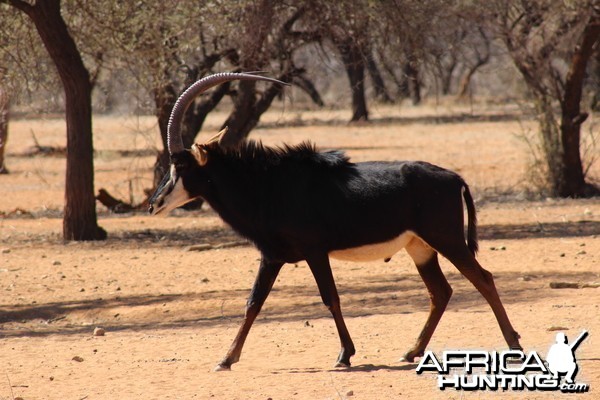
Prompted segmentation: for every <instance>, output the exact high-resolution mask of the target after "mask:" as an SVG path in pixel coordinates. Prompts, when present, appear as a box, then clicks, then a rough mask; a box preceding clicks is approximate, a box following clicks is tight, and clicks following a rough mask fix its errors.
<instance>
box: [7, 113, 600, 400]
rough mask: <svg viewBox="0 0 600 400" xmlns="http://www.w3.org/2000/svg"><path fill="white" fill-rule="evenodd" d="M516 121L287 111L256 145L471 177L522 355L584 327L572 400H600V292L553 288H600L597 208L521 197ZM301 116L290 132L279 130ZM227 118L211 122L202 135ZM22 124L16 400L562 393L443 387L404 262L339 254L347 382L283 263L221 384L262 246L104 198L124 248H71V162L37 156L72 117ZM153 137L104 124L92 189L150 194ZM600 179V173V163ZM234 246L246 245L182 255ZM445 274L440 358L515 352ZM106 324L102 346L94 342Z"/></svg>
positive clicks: (317, 316) (292, 269)
mask: <svg viewBox="0 0 600 400" xmlns="http://www.w3.org/2000/svg"><path fill="white" fill-rule="evenodd" d="M513 112H514V110H510V109H493V108H485V109H483V108H482V109H479V110H475V112H474V114H472V113H471V111H470V110H466V111H465V110H461V109H448V108H442V107H438V108H433V107H430V108H406V109H402V110H401V112H399V111H394V110H392V109H388V108H379V109H375V110H373V117H374V120H375V121H374V122H373V123H370V124H365V125H357V126H347V125H345V124H342V123H340V122H339V121H341V120H343V118H345V114H344V113H343V112H341V111H340V112H332V111H322V112H304V113H303V112H300V111H298V112H295V111H290V110H287V111H274V112H272V113H271V114H269V115H268V116H267V117H266V118H264V120H263V121H264V125H263V127H262V128H261V129H258V130H256V131H255V132H254V133H253V134H252V136H253V137H254V138H257V139H262V140H263V141H264V142H266V143H268V144H281V143H283V142H287V143H298V142H300V141H302V140H305V139H310V140H312V141H314V142H316V143H317V144H318V145H319V146H320V147H321V148H343V149H346V151H347V152H348V154H349V155H350V156H351V157H352V159H353V160H355V161H361V160H375V159H380V160H392V159H423V160H427V161H431V162H434V163H436V164H439V165H442V166H445V167H447V168H450V169H454V170H456V171H458V172H460V173H461V174H462V175H463V176H464V177H465V178H466V180H467V181H468V182H469V183H470V185H471V188H472V190H473V192H474V194H475V197H476V200H477V203H478V212H479V233H480V238H481V241H480V248H481V250H480V253H479V256H478V258H479V260H480V262H481V264H482V265H484V266H485V267H486V268H487V269H489V270H490V271H492V272H493V273H494V276H495V279H496V285H497V287H498V289H499V292H500V295H501V298H502V300H503V302H504V304H505V307H506V309H507V312H508V314H509V316H510V318H511V321H512V323H513V325H514V326H515V328H516V329H517V331H518V332H519V333H520V334H521V336H522V339H521V343H522V345H523V346H524V348H525V350H526V351H532V350H535V351H538V352H539V353H540V355H541V356H545V355H546V352H547V350H548V348H549V347H550V345H551V344H552V343H553V342H554V336H555V334H556V332H555V330H556V329H558V330H559V331H562V332H565V333H566V334H567V336H568V337H569V338H570V339H572V338H575V336H577V335H578V334H579V333H580V332H581V331H582V330H583V329H587V330H588V331H589V332H590V335H589V337H588V338H587V339H586V340H585V341H584V342H583V343H582V345H581V346H580V347H579V349H578V350H577V360H578V361H579V366H580V372H579V374H578V376H577V381H579V382H584V383H587V384H589V385H590V391H589V392H588V393H587V394H585V395H570V396H572V398H579V397H582V398H589V399H592V398H598V397H599V393H600V339H598V338H600V317H599V316H600V310H599V304H600V288H597V287H583V288H577V289H552V288H551V287H550V283H551V282H574V283H585V284H593V283H598V282H600V276H599V273H600V271H599V269H598V267H599V265H600V240H599V239H598V234H600V200H599V199H597V198H596V199H591V200H537V201H531V200H529V201H528V200H524V197H525V195H524V193H526V192H527V189H528V187H527V183H526V180H525V177H526V176H527V168H526V166H527V157H528V150H527V147H526V146H525V145H524V144H523V143H522V142H521V141H520V140H519V139H518V137H517V136H519V135H520V134H522V132H524V131H526V130H527V129H534V128H535V125H534V123H533V122H531V121H524V122H518V121H516V120H514V119H513V118H511V117H510V115H509V114H512V113H513ZM390 115H391V117H390ZM384 116H385V118H384ZM290 120H291V121H292V122H293V123H294V124H293V125H294V126H291V127H281V126H280V124H282V123H285V122H289V121H290ZM218 121H219V116H218V115H217V116H215V117H214V120H211V121H209V123H208V125H207V128H206V130H207V132H209V133H207V134H204V135H206V136H208V135H210V134H211V133H212V132H213V131H214V130H216V128H217V126H218ZM332 121H333V122H332ZM11 128H12V131H11V138H10V140H11V141H10V143H9V144H10V146H11V147H10V149H9V153H8V160H7V164H8V167H9V169H10V170H11V174H10V175H4V176H0V193H2V201H1V202H0V360H1V361H2V362H1V365H2V367H3V368H2V370H1V372H2V373H1V374H0V399H13V398H14V399H16V398H19V397H20V398H22V399H26V400H29V399H77V400H79V399H206V398H216V399H264V400H266V399H268V398H271V399H396V398H404V399H421V398H432V399H438V398H439V399H445V398H453V399H487V398H493V399H499V398H502V399H504V398H515V399H516V398H518V399H524V398H527V399H531V398H533V399H548V398H556V397H561V398H562V397H563V396H566V395H561V394H560V393H553V392H540V391H534V392H527V391H526V392H512V391H507V392H502V391H500V392H481V391H479V392H478V391H476V392H465V391H454V390H446V391H440V390H439V389H438V388H437V386H436V375H434V374H432V373H425V374H423V375H417V374H416V373H415V367H416V364H408V363H402V362H399V361H398V359H399V358H400V356H401V355H402V354H403V353H404V352H405V351H406V350H407V349H408V348H410V346H411V345H412V344H413V343H414V341H415V339H416V337H417V335H418V333H419V331H420V329H421V327H422V325H423V323H424V321H425V319H426V316H427V312H428V309H429V301H428V296H427V292H426V290H425V287H424V285H423V283H422V282H421V280H420V278H419V276H418V274H417V271H416V269H415V267H414V266H413V264H412V262H411V260H410V258H409V257H408V256H407V255H406V254H405V253H404V252H402V253H399V254H398V255H396V256H395V257H394V258H393V259H392V260H391V262H389V263H384V262H383V261H377V262H371V263H347V262H340V261H333V262H332V265H333V269H334V274H335V278H336V280H337V284H338V289H339V292H340V296H341V301H342V308H343V311H344V314H345V316H346V322H347V325H348V328H349V330H350V333H351V334H352V337H353V339H354V342H355V345H356V348H357V354H356V356H354V357H353V359H352V361H353V366H352V368H350V369H349V370H340V369H335V368H333V364H334V361H335V359H336V357H337V353H338V351H339V340H338V337H337V333H336V331H335V326H334V323H333V320H332V318H331V317H330V316H329V313H328V311H327V310H326V309H325V307H323V306H322V304H321V301H320V297H319V295H318V291H317V288H316V285H315V283H314V281H313V278H312V276H311V274H310V271H309V270H308V268H307V266H306V264H305V263H303V262H302V263H298V264H297V265H287V266H286V267H284V269H283V271H282V273H281V274H280V276H279V278H278V280H277V282H276V284H275V288H274V290H273V292H272V294H271V296H270V297H269V298H268V300H267V302H266V305H265V307H264V309H263V311H262V313H261V315H260V316H259V318H258V320H257V321H256V323H255V324H254V327H253V329H252V331H251V332H250V335H249V338H248V341H247V343H246V345H245V347H244V352H243V354H242V359H241V361H240V362H239V363H238V364H235V365H234V366H233V368H232V371H231V372H220V373H217V372H213V368H214V367H215V365H216V364H217V362H218V361H219V360H220V359H221V358H222V357H223V356H224V354H225V352H226V350H227V349H228V347H229V345H230V343H231V341H232V340H233V338H234V336H235V333H236V331H237V328H238V326H239V324H240V322H241V319H242V317H243V312H244V305H245V301H246V297H247V295H248V293H249V289H250V287H251V285H252V282H253V280H254V276H255V274H256V271H257V267H258V258H259V254H258V252H257V251H256V250H255V249H254V248H253V247H252V246H251V245H249V244H244V243H239V242H240V240H242V239H241V238H239V237H238V236H237V235H236V234H235V233H234V232H232V231H231V230H230V229H229V228H228V227H227V226H225V225H224V224H223V223H222V222H221V221H220V219H219V218H218V216H217V215H216V214H215V213H214V212H213V211H212V210H210V209H209V208H205V209H203V210H201V211H194V212H184V211H179V210H177V211H176V212H174V213H172V215H170V216H168V217H166V218H152V217H149V216H147V215H144V214H125V215H111V214H110V213H109V212H107V211H106V209H104V207H102V206H101V205H98V211H99V215H100V216H99V222H100V225H102V226H103V227H104V228H105V229H106V230H107V231H108V232H109V238H108V240H107V241H104V242H97V243H64V242H63V241H62V239H61V236H60V232H61V226H62V225H61V224H62V222H61V216H60V212H61V211H60V210H61V207H62V199H63V189H64V182H63V179H64V158H62V157H40V156H38V157H26V156H24V155H23V153H24V152H26V150H27V149H28V147H29V146H31V145H33V142H32V140H31V139H30V137H31V134H30V132H31V131H32V130H33V131H34V133H35V136H36V138H37V140H38V141H39V142H40V144H43V145H47V146H64V133H63V132H64V125H63V122H62V121H55V120H20V121H14V122H13V123H12V125H11ZM155 129H156V127H155V124H154V121H153V120H152V118H139V119H132V118H108V117H100V118H96V120H95V135H96V136H95V147H96V151H97V155H96V188H101V187H104V188H106V189H108V190H109V191H110V192H111V193H112V194H114V195H116V196H118V197H122V198H126V199H129V194H130V188H131V189H132V198H133V200H134V201H140V200H141V199H142V197H143V194H142V191H141V189H142V188H144V187H148V186H149V185H150V181H151V172H150V167H151V165H152V163H153V159H154V157H153V155H152V154H153V153H152V149H154V148H156V146H158V145H159V141H158V139H157V137H156V132H155ZM132 150H135V151H132ZM124 151H128V153H125V152H124ZM590 174H591V176H592V178H593V177H596V178H597V177H599V176H600V172H599V168H598V166H597V165H596V166H595V169H592V170H591V172H590ZM230 242H236V243H237V244H238V245H237V246H234V247H230V248H213V249H209V250H206V251H200V252H199V251H187V250H186V249H187V247H188V246H190V245H197V244H207V243H208V244H212V245H219V244H224V243H230ZM442 269H443V271H444V273H445V274H446V276H447V277H448V280H449V282H450V284H451V285H452V287H453V289H454V295H453V297H452V299H451V301H450V304H449V306H448V309H447V311H446V313H445V314H444V317H443V318H442V321H441V322H440V324H439V326H438V328H437V331H436V332H435V334H434V336H433V339H432V340H431V342H430V344H429V347H428V349H430V350H433V351H435V352H436V353H438V354H439V353H441V352H442V351H443V350H447V349H484V350H490V351H492V350H504V349H505V347H506V345H505V343H504V341H503V339H502V335H501V333H500V330H499V328H498V326H497V323H496V321H495V319H494V316H493V314H492V312H491V310H490V308H489V306H488V305H487V304H486V303H485V300H484V299H483V298H482V297H481V296H480V295H479V293H478V292H477V291H476V290H475V289H474V288H473V287H472V286H471V285H470V283H469V282H468V281H467V280H466V279H465V278H464V277H463V276H462V275H460V273H459V272H458V271H457V270H456V269H455V268H454V267H453V266H452V265H451V264H449V263H448V262H447V261H446V260H443V261H442ZM590 286H594V285H590ZM95 327H102V328H104V329H105V331H106V335H105V336H94V335H93V331H94V328H95ZM74 357H79V358H77V359H76V360H74ZM77 360H80V361H77Z"/></svg>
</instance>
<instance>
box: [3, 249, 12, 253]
mask: <svg viewBox="0 0 600 400" xmlns="http://www.w3.org/2000/svg"><path fill="white" fill-rule="evenodd" d="M8 253H10V249H2V254H8Z"/></svg>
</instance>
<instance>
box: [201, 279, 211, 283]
mask: <svg viewBox="0 0 600 400" xmlns="http://www.w3.org/2000/svg"><path fill="white" fill-rule="evenodd" d="M200 282H202V283H208V282H210V279H208V278H202V280H201V281H200Z"/></svg>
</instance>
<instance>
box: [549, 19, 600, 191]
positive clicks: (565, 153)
mask: <svg viewBox="0 0 600 400" xmlns="http://www.w3.org/2000/svg"><path fill="white" fill-rule="evenodd" d="M599 40H600V15H599V14H598V13H596V15H595V16H594V17H593V18H592V19H591V20H590V22H589V23H588V25H587V26H586V28H585V30H584V32H583V38H582V41H581V44H579V45H578V46H577V48H576V49H575V51H574V53H573V56H572V58H571V64H570V67H569V72H568V73H567V78H566V80H565V93H564V96H563V98H562V100H561V102H560V106H561V111H562V113H561V123H560V140H561V143H562V154H561V155H562V163H561V164H562V177H561V179H560V181H559V182H558V184H559V185H558V195H559V196H561V197H581V196H584V195H585V192H586V187H587V185H586V183H585V176H584V173H583V164H582V162H581V155H580V153H579V144H580V137H581V124H582V123H583V122H584V121H585V120H586V118H587V116H588V115H587V113H582V112H581V107H580V105H581V94H582V90H583V82H584V79H585V71H586V67H587V64H588V61H589V59H590V58H591V56H592V54H593V52H594V46H595V44H596V43H598V41H599Z"/></svg>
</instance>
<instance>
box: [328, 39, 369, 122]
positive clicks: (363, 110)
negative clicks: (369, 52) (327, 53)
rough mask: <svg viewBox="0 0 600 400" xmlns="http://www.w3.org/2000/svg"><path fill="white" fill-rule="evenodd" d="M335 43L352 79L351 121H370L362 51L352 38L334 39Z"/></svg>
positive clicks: (349, 78)
mask: <svg viewBox="0 0 600 400" xmlns="http://www.w3.org/2000/svg"><path fill="white" fill-rule="evenodd" d="M334 43H335V45H336V47H337V49H338V51H339V52H340V55H341V57H342V62H343V63H344V67H345V68H346V74H347V75H348V80H349V81H350V90H351V92H352V118H351V119H350V122H356V121H368V120H369V112H368V110H367V101H366V98H365V63H364V58H363V56H362V52H361V51H360V49H359V48H358V46H357V45H356V44H355V43H354V42H353V41H352V39H351V38H345V39H342V40H335V39H334Z"/></svg>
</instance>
